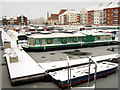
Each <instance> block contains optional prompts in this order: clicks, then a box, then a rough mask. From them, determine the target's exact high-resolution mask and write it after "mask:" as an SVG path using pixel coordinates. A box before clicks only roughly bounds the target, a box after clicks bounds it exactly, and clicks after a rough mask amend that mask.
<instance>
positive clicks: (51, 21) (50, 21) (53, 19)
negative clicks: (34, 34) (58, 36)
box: [47, 9, 67, 25]
mask: <svg viewBox="0 0 120 90" xmlns="http://www.w3.org/2000/svg"><path fill="white" fill-rule="evenodd" d="M66 10H67V9H61V10H60V11H59V13H58V14H51V15H50V17H48V13H47V23H48V24H49V25H56V24H58V23H59V15H61V14H62V13H64V12H65V11H66Z"/></svg>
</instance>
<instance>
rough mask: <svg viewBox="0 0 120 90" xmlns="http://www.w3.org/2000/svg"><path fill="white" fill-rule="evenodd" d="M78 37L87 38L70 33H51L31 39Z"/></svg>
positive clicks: (34, 36)
mask: <svg viewBox="0 0 120 90" xmlns="http://www.w3.org/2000/svg"><path fill="white" fill-rule="evenodd" d="M73 36H74V37H77V36H85V35H84V34H82V33H74V34H68V33H51V34H33V35H31V36H29V37H33V38H54V37H73Z"/></svg>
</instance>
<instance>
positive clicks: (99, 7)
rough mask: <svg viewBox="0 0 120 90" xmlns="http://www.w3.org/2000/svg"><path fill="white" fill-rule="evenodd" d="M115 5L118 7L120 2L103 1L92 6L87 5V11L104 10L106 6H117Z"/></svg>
mask: <svg viewBox="0 0 120 90" xmlns="http://www.w3.org/2000/svg"><path fill="white" fill-rule="evenodd" d="M115 7H118V2H106V3H103V4H97V5H94V6H92V7H87V8H86V10H87V11H92V10H103V9H106V8H115Z"/></svg>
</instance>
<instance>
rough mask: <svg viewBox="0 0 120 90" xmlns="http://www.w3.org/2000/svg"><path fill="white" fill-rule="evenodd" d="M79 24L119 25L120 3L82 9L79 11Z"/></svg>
mask: <svg viewBox="0 0 120 90" xmlns="http://www.w3.org/2000/svg"><path fill="white" fill-rule="evenodd" d="M86 11H87V12H86ZM85 15H86V16H85ZM85 21H87V22H85ZM81 24H85V25H120V1H119V2H109V3H104V4H99V5H95V6H91V7H87V8H83V9H82V10H81Z"/></svg>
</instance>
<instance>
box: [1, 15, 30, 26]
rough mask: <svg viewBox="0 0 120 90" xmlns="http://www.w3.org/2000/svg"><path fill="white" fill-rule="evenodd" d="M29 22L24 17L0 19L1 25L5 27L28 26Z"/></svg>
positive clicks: (4, 17)
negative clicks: (0, 20)
mask: <svg viewBox="0 0 120 90" xmlns="http://www.w3.org/2000/svg"><path fill="white" fill-rule="evenodd" d="M29 23H30V21H29V20H28V18H27V17H26V16H25V15H19V16H17V17H10V18H8V17H7V16H3V17H2V24H3V25H6V26H14V25H28V24H29Z"/></svg>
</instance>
